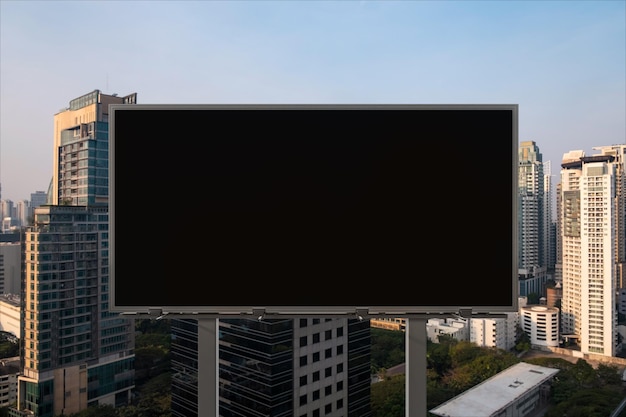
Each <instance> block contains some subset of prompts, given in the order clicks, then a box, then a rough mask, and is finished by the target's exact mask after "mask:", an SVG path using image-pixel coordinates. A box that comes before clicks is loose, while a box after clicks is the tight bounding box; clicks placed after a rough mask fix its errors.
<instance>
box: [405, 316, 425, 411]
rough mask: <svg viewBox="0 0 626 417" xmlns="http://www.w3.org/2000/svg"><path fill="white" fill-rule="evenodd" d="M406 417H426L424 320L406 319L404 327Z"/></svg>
mask: <svg viewBox="0 0 626 417" xmlns="http://www.w3.org/2000/svg"><path fill="white" fill-rule="evenodd" d="M405 337H406V342H405V343H406V347H405V350H406V352H405V356H406V361H405V362H406V382H405V383H406V388H405V389H406V392H405V396H406V399H405V405H406V413H405V415H406V417H426V416H427V406H426V368H427V363H426V353H427V351H426V340H427V336H426V319H425V318H411V317H409V318H408V319H407V325H406V335H405Z"/></svg>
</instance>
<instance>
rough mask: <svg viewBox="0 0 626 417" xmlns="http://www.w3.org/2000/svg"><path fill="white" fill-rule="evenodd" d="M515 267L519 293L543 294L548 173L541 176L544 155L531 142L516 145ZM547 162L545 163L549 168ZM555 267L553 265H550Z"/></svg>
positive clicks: (547, 235) (548, 258) (548, 221)
mask: <svg viewBox="0 0 626 417" xmlns="http://www.w3.org/2000/svg"><path fill="white" fill-rule="evenodd" d="M518 153H519V158H518V160H519V169H518V201H517V203H518V245H517V247H518V268H519V270H520V272H519V285H520V288H519V294H520V295H523V296H527V295H530V294H532V293H536V294H538V295H539V296H543V295H545V288H544V286H545V283H546V282H547V280H548V277H549V275H548V262H551V261H553V258H552V257H551V256H550V224H551V204H550V200H551V198H550V195H549V191H550V176H549V172H548V175H547V176H546V175H544V163H543V156H542V154H541V152H540V151H539V147H538V146H537V144H536V143H535V142H534V141H523V142H520V144H519V149H518ZM549 166H550V165H549V164H547V167H548V170H549V169H550V168H549ZM549 267H550V269H554V265H553V264H552V265H549Z"/></svg>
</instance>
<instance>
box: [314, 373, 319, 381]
mask: <svg viewBox="0 0 626 417" xmlns="http://www.w3.org/2000/svg"><path fill="white" fill-rule="evenodd" d="M319 380H320V371H315V372H313V382H315V381H319Z"/></svg>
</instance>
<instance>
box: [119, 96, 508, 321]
mask: <svg viewBox="0 0 626 417" xmlns="http://www.w3.org/2000/svg"><path fill="white" fill-rule="evenodd" d="M109 112H110V138H109V140H110V145H109V146H110V167H109V169H110V190H111V191H110V219H111V234H110V259H111V265H110V277H111V290H112V291H111V300H110V302H111V305H110V308H111V310H112V311H113V312H120V313H130V314H135V313H137V314H141V313H149V312H151V311H154V310H158V311H162V312H164V313H169V314H172V313H174V314H196V313H197V314H208V315H216V316H222V315H233V314H253V313H255V312H258V311H264V312H265V313H266V314H284V315H310V314H319V315H335V314H353V313H355V312H356V311H365V312H367V313H368V314H373V315H376V316H385V315H390V316H399V315H412V314H425V313H455V312H458V311H459V310H460V309H472V311H473V312H477V313H497V312H509V311H517V295H518V287H517V286H518V282H517V236H516V234H517V212H516V208H517V206H516V201H517V147H518V135H517V131H518V107H517V105H509V104H494V105H345V104H344V105H304V104H302V105H141V104H132V105H111V106H110V110H109Z"/></svg>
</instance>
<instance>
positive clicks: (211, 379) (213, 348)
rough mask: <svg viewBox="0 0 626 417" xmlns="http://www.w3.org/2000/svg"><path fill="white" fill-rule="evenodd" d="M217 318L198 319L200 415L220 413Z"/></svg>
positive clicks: (216, 414)
mask: <svg viewBox="0 0 626 417" xmlns="http://www.w3.org/2000/svg"><path fill="white" fill-rule="evenodd" d="M217 321H218V319H216V318H199V319H198V415H199V416H215V417H217V416H218V415H219V398H218V394H217V387H218V383H217V381H218V378H219V374H218V369H219V368H218V365H217V364H218V340H217V326H218V324H217Z"/></svg>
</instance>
